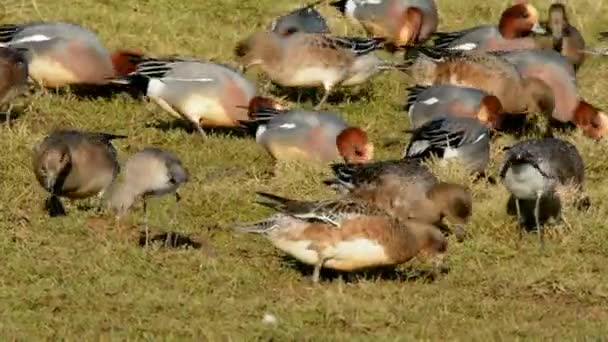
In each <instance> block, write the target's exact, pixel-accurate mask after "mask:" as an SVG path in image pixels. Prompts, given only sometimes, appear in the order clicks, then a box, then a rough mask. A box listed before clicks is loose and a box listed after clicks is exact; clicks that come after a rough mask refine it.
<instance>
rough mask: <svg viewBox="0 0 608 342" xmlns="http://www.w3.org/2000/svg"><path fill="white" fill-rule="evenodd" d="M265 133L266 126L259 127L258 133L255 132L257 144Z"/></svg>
mask: <svg viewBox="0 0 608 342" xmlns="http://www.w3.org/2000/svg"><path fill="white" fill-rule="evenodd" d="M264 132H266V125H260V126H258V129H257V131H255V141H256V142H257V143H259V142H260V138H262V135H263V134H264Z"/></svg>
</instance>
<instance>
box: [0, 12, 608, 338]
mask: <svg viewBox="0 0 608 342" xmlns="http://www.w3.org/2000/svg"><path fill="white" fill-rule="evenodd" d="M5 2H7V1H6V0H5ZM17 2H18V1H17ZM7 3H8V2H7ZM506 3H507V2H506V1H497V0H488V1H481V0H479V1H476V0H472V1H450V0H441V1H439V8H440V16H441V18H442V21H441V25H440V28H442V29H455V28H462V27H468V26H471V25H473V24H477V23H484V22H492V21H495V20H496V18H497V17H498V16H499V15H500V12H501V9H502V8H503V7H504V6H505V4H506ZM572 3H574V2H572ZM548 4H549V2H548V1H543V2H537V5H538V7H539V9H540V10H541V11H542V12H543V13H544V11H545V9H546V8H547V7H548ZM576 4H577V5H578V7H577V8H576V9H575V11H574V12H572V13H571V16H572V18H573V22H574V23H575V24H576V25H578V26H579V27H581V28H582V29H583V32H584V33H585V35H586V36H587V37H589V40H590V41H591V43H594V42H595V34H596V33H597V32H598V31H600V30H602V29H603V30H605V29H606V27H602V26H601V25H602V24H601V23H605V22H607V19H608V14H607V13H608V5H604V4H603V2H596V1H591V0H580V1H577V2H576ZM296 5H297V4H296V3H292V4H290V3H288V2H287V1H285V2H282V1H276V0H256V1H252V0H239V1H235V0H223V1H178V0H166V1H161V0H146V1H135V0H95V1H94V0H88V1H84V0H69V1H68V0H54V1H50V0H40V1H38V2H37V10H35V9H34V8H33V6H32V4H31V3H29V0H26V1H24V3H22V6H21V5H20V6H15V5H13V6H12V7H10V6H8V5H6V4H5V7H6V8H9V9H11V11H12V12H10V13H8V14H7V15H6V16H4V17H1V18H0V21H1V22H4V23H8V22H21V21H30V20H69V21H75V22H79V23H81V24H83V25H85V26H87V27H90V28H91V29H93V30H94V31H96V32H98V33H99V35H100V37H101V38H102V39H103V41H105V42H106V43H107V45H108V46H109V47H110V48H111V49H114V48H118V47H121V48H122V47H134V48H140V49H142V50H144V51H147V52H150V53H154V54H159V55H162V54H179V55H187V56H200V57H203V58H212V59H215V60H221V61H225V62H228V63H229V64H233V65H234V63H233V61H232V56H231V52H232V48H233V46H234V44H235V42H236V41H237V40H238V39H241V38H243V37H245V36H246V35H247V34H249V33H250V32H252V31H254V30H256V29H260V28H262V27H266V25H267V24H268V23H269V21H270V20H271V19H272V18H273V17H274V16H275V15H278V14H281V13H283V12H285V11H287V10H289V9H291V8H293V7H295V6H296ZM320 9H321V12H322V13H323V14H325V15H326V16H327V17H328V19H329V21H330V26H331V27H332V29H333V30H334V32H336V33H349V34H354V33H361V31H360V29H359V28H358V27H357V26H356V25H352V24H350V23H347V22H346V21H345V20H342V19H341V18H339V16H338V15H337V13H336V12H335V11H333V9H331V8H329V7H328V6H325V5H322V6H320ZM571 10H572V8H571ZM250 75H251V76H252V77H253V76H255V75H254V74H250ZM606 79H608V69H607V68H606V67H605V62H604V61H601V60H590V61H588V62H587V63H586V65H584V66H583V68H582V70H581V71H580V73H579V84H580V89H581V93H582V94H583V95H584V96H585V97H586V98H587V99H589V100H590V102H592V103H594V104H596V105H598V106H602V107H604V108H608V101H607V100H606V98H605V96H604V94H605V93H606V92H607V91H608V82H607V81H606ZM261 82H262V81H261ZM261 84H266V83H263V82H262V83H261ZM408 85H409V84H408V81H407V78H405V77H404V76H403V75H400V74H394V73H393V74H385V75H383V76H381V77H379V78H377V79H376V80H374V81H373V82H372V83H371V84H370V86H369V87H367V88H366V89H368V90H369V91H368V95H366V96H364V97H363V98H361V99H356V98H354V97H353V98H352V100H351V99H350V97H349V96H348V94H349V93H350V92H351V91H355V90H354V89H351V90H349V89H346V90H345V91H344V93H345V94H347V96H346V98H347V100H346V101H345V102H343V103H340V104H335V105H332V106H333V109H334V110H336V111H339V112H341V113H343V114H344V116H345V117H346V118H348V120H349V121H351V122H352V123H354V124H357V125H361V126H363V127H365V128H367V129H368V130H369V132H370V134H371V138H372V139H373V141H374V142H375V143H376V150H377V158H379V159H386V158H396V157H398V156H399V155H400V150H401V149H402V148H403V145H404V144H405V143H406V138H405V136H404V134H402V133H401V131H402V130H403V129H405V128H407V121H406V118H405V116H404V114H403V113H401V112H400V111H399V104H401V103H403V101H405V91H404V89H405V88H406V87H407V86H408ZM265 88H268V87H265ZM28 101H29V100H28V99H26V100H25V101H24V103H27V102H28ZM302 106H305V107H309V108H310V107H311V106H312V104H311V103H304V104H302ZM170 120H171V117H170V116H169V115H168V114H166V113H163V112H162V111H161V110H160V109H159V108H157V107H155V106H152V105H151V104H145V103H142V102H141V101H137V100H134V99H132V98H130V97H128V96H126V95H124V96H123V95H119V96H116V97H115V98H113V99H111V100H106V99H79V98H77V97H76V96H74V95H69V94H68V95H58V94H51V95H49V96H47V97H43V98H39V99H36V100H35V101H34V102H33V103H32V104H31V108H30V109H29V110H28V112H27V113H26V114H25V115H23V116H22V117H21V118H19V119H18V120H17V121H15V122H14V125H13V126H12V127H11V128H10V129H8V128H6V127H2V128H0V136H1V137H2V138H1V139H0V150H1V151H2V154H3V156H2V162H1V163H0V230H1V231H2V232H3V234H2V235H0V256H1V258H0V260H1V266H0V268H1V270H2V271H1V274H2V276H1V277H0V336H2V338H3V339H6V340H13V339H19V340H36V339H42V338H43V337H51V338H53V339H55V338H67V339H70V340H94V339H101V338H103V339H106V340H107V339H112V340H123V339H171V340H172V339H193V340H253V339H259V340H270V339H274V340H280V341H283V340H294V339H298V340H346V339H351V338H356V339H358V340H363V339H369V338H370V337H371V336H375V337H378V338H380V339H382V340H414V339H425V340H426V339H429V340H484V341H486V340H490V339H491V340H514V339H531V340H540V339H554V340H574V339H580V340H582V339H606V338H607V337H608V324H606V322H608V306H607V304H608V272H607V266H606V265H607V264H608V258H607V255H608V235H607V233H606V226H607V224H606V221H605V217H606V215H607V214H608V211H607V209H606V208H607V205H606V204H607V203H606V196H607V195H608V191H607V190H606V189H608V181H607V180H606V178H605V174H606V170H607V169H608V161H607V160H606V158H605V151H606V142H605V141H602V142H599V143H596V142H592V141H590V140H588V139H586V138H584V137H582V136H581V135H580V134H579V133H575V134H573V135H571V136H570V137H568V139H569V140H571V141H574V142H575V143H576V145H577V146H578V147H579V149H580V150H581V153H582V154H583V156H584V159H585V161H586V163H587V169H586V170H587V184H586V185H587V189H588V191H589V194H590V196H591V199H592V201H593V207H592V209H591V210H590V211H589V212H586V213H580V212H577V211H575V210H573V209H570V208H567V209H566V215H567V217H568V218H569V220H570V222H572V223H573V225H574V229H573V231H572V232H569V233H567V234H562V233H553V234H551V239H550V240H549V241H548V246H547V247H548V248H547V251H546V252H545V254H544V255H542V254H540V253H539V251H538V245H537V240H536V237H535V236H534V235H531V236H527V237H526V239H525V240H524V242H523V243H522V246H521V247H520V248H519V249H517V248H516V242H517V233H516V231H517V227H516V225H515V221H514V219H513V218H512V217H509V216H507V214H506V213H505V204H506V200H507V192H506V190H505V189H504V187H502V186H500V185H488V184H484V183H476V184H472V185H471V188H472V191H473V193H474V199H475V203H474V215H473V220H472V224H471V225H470V228H469V230H470V232H471V235H472V238H471V239H469V240H467V241H465V242H464V243H460V244H459V243H456V242H455V241H451V244H450V250H449V254H450V259H449V262H450V266H451V272H450V273H449V274H448V275H447V276H445V277H443V278H441V279H439V280H437V281H435V282H432V283H429V282H425V281H423V280H401V281H400V280H390V279H379V278H374V277H372V278H369V277H360V278H359V279H358V280H356V281H353V282H345V281H341V280H333V281H329V280H328V281H325V282H323V283H322V284H321V285H319V286H310V285H308V284H307V283H306V282H303V281H302V280H303V279H305V277H306V276H307V274H306V273H305V274H302V273H301V272H300V271H299V270H298V268H296V267H294V263H293V262H292V261H289V260H286V259H285V258H283V255H282V253H280V252H278V251H277V250H275V249H274V248H273V247H272V246H271V245H270V243H268V242H267V241H264V240H263V239H260V238H257V237H255V236H248V235H235V234H234V233H233V232H232V231H231V225H232V223H234V222H243V221H247V220H254V219H260V218H262V217H264V215H266V214H267V213H268V211H267V210H264V209H262V208H259V207H257V206H255V205H254V204H253V199H254V191H256V190H264V191H271V192H274V193H277V194H284V195H289V196H293V197H299V198H318V199H320V198H327V197H329V196H333V194H332V193H331V191H329V189H327V188H325V187H324V186H323V185H322V184H321V182H320V180H322V179H324V178H325V177H327V176H328V175H329V170H328V169H327V168H325V167H322V166H309V165H301V164H281V165H279V166H278V167H277V171H278V172H277V174H276V176H275V177H269V176H268V175H267V174H268V172H267V171H268V170H271V169H272V168H273V164H272V160H271V159H270V158H269V157H268V156H267V155H266V154H265V152H264V151H263V150H262V149H261V148H259V147H258V146H257V145H256V144H255V143H254V141H253V139H251V138H239V137H232V136H224V135H212V136H210V138H209V139H208V140H206V141H204V140H202V139H201V137H199V136H198V135H197V134H191V133H189V132H187V131H185V130H183V129H179V128H176V129H169V130H160V129H157V128H154V127H150V126H151V125H154V124H156V123H159V122H164V121H170ZM58 127H77V128H81V129H86V130H102V131H109V132H114V133H118V134H127V135H128V136H129V138H128V139H126V140H119V141H116V145H117V147H118V149H119V152H120V158H121V160H124V159H126V158H127V157H128V156H129V155H130V154H132V153H134V152H135V151H137V150H139V149H141V148H143V147H144V146H147V145H156V146H159V147H162V148H165V149H169V150H172V151H175V152H176V153H177V154H178V155H179V156H180V157H181V158H182V160H183V162H184V163H185V165H186V166H187V168H188V169H189V171H190V174H191V182H190V183H188V184H187V185H185V186H184V187H183V189H182V195H183V200H182V202H181V204H180V206H179V207H178V208H177V209H175V210H177V215H178V219H177V222H176V223H175V226H173V227H171V228H172V229H173V230H177V231H180V232H183V233H190V234H195V235H197V236H198V237H199V239H201V240H204V241H206V246H205V248H203V249H199V250H164V249H153V250H149V251H146V250H144V249H142V248H140V247H139V246H137V244H136V243H135V242H134V240H133V239H132V238H129V236H131V235H132V234H131V235H129V234H123V235H120V234H118V232H117V231H116V230H115V229H114V226H113V224H112V223H111V221H110V223H107V224H105V223H104V221H100V220H91V219H90V218H91V217H93V216H94V215H95V214H94V213H93V212H92V211H81V210H77V209H76V207H75V206H73V205H70V206H68V208H67V209H68V210H69V216H67V217H65V218H58V219H49V218H48V217H47V216H46V215H45V213H44V211H43V210H42V202H43V198H44V197H45V193H44V191H43V190H42V189H41V188H40V187H39V185H38V184H37V182H36V180H35V178H34V175H33V173H32V171H31V168H30V163H31V161H30V150H31V148H32V147H33V145H34V144H35V143H36V142H38V141H39V140H40V139H42V138H43V137H44V136H45V135H46V134H47V133H48V132H49V131H50V130H51V129H52V128H58ZM395 138H397V139H402V143H401V144H399V145H398V146H393V147H390V148H384V147H382V145H383V143H384V142H386V141H388V140H391V139H395ZM513 141H514V138H513V137H508V136H507V137H501V138H499V139H498V141H496V142H495V144H494V148H493V149H494V156H495V160H494V162H493V165H492V172H496V166H497V165H498V163H499V162H500V159H501V154H500V152H499V149H498V147H499V146H501V145H505V144H509V143H511V142H513ZM440 173H441V175H442V177H444V178H445V179H446V180H454V181H462V182H468V180H467V179H466V177H464V176H463V175H461V174H459V173H458V172H449V171H448V172H446V171H445V170H443V171H441V172H440ZM174 208H175V206H174V201H173V199H172V198H169V197H167V198H164V199H158V200H154V201H153V202H152V203H151V209H152V210H151V212H152V215H151V222H153V223H154V225H155V226H157V227H165V228H166V227H167V226H168V224H169V221H170V218H171V216H172V214H173V210H174ZM131 219H132V220H133V222H135V223H137V222H141V220H142V217H141V210H140V207H137V208H135V210H134V211H133V214H132V215H131ZM558 228H560V226H558ZM134 230H135V229H134V228H133V229H131V232H134ZM411 266H420V267H421V268H422V269H424V268H425V267H427V266H426V265H425V264H424V263H421V262H414V263H413V264H409V265H405V267H406V268H407V267H411ZM266 313H269V314H272V315H274V316H276V318H277V320H278V322H277V324H276V325H267V324H263V323H262V318H263V317H264V315H265V314H266Z"/></svg>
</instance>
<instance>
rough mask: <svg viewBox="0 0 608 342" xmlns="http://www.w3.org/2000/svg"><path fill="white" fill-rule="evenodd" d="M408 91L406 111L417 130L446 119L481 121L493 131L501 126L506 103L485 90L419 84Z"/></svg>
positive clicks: (448, 85)
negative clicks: (432, 122)
mask: <svg viewBox="0 0 608 342" xmlns="http://www.w3.org/2000/svg"><path fill="white" fill-rule="evenodd" d="M407 90H408V96H407V104H406V106H405V110H406V111H407V114H408V118H409V121H410V126H411V128H413V129H416V128H418V127H420V126H422V125H423V124H425V123H426V122H428V121H430V120H432V119H435V118H438V117H443V116H458V117H469V118H477V119H478V120H479V121H481V122H483V123H484V124H485V125H486V126H487V127H488V128H492V129H498V128H500V126H501V123H502V118H503V114H502V111H503V110H502V104H501V103H500V100H499V99H498V98H497V97H496V96H494V95H490V94H488V93H486V92H485V91H483V90H480V89H477V88H471V87H463V86H456V85H450V84H443V85H436V86H423V85H416V86H413V87H410V88H408V89H407Z"/></svg>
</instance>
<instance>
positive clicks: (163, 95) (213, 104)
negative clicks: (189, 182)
mask: <svg viewBox="0 0 608 342" xmlns="http://www.w3.org/2000/svg"><path fill="white" fill-rule="evenodd" d="M112 82H113V83H117V84H126V85H130V86H133V87H135V88H137V89H139V90H141V91H142V92H144V94H145V95H146V96H147V97H149V98H150V99H152V100H153V101H154V102H156V103H157V104H158V105H159V106H160V107H161V108H162V109H164V110H165V111H167V112H168V113H169V114H171V115H173V116H174V117H176V118H178V119H186V120H188V121H189V122H191V123H192V124H193V125H194V126H195V127H196V129H197V130H198V132H199V133H200V134H201V135H202V136H206V134H205V131H204V130H203V127H236V126H238V125H239V123H240V121H242V120H246V119H247V118H248V107H249V106H250V105H251V103H252V100H253V99H254V98H256V86H255V84H254V83H253V82H251V81H250V80H248V79H247V78H245V77H244V76H243V75H242V74H240V73H238V72H237V71H235V70H233V69H231V68H229V67H228V66H225V65H222V64H217V63H212V62H204V61H198V60H188V59H178V58H166V59H156V58H146V59H143V60H141V61H139V63H138V64H137V67H136V70H135V71H134V72H132V73H130V74H128V75H126V76H125V77H122V78H118V79H114V80H112ZM277 105H278V103H277Z"/></svg>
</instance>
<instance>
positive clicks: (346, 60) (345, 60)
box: [235, 32, 395, 110]
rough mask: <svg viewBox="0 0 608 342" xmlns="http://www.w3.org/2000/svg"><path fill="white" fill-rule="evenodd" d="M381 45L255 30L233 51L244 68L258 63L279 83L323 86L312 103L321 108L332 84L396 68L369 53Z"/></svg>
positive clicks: (376, 40)
mask: <svg viewBox="0 0 608 342" xmlns="http://www.w3.org/2000/svg"><path fill="white" fill-rule="evenodd" d="M383 46H384V39H382V38H363V37H338V36H330V35H325V34H316V33H303V32H296V33H293V34H291V35H288V36H281V35H279V34H276V33H273V32H256V33H253V34H251V35H250V36H249V37H247V38H246V39H244V40H242V41H240V42H239V43H238V44H237V46H236V48H235V55H236V57H237V59H238V62H239V64H240V65H241V66H242V68H243V70H244V71H246V70H247V69H249V68H250V67H252V66H256V65H258V66H260V68H261V69H262V71H263V72H264V73H265V74H266V75H267V76H268V77H269V78H270V79H271V80H272V81H273V82H275V83H277V84H279V85H280V86H283V87H318V86H322V87H323V89H324V94H323V97H322V98H321V99H320V100H319V102H318V104H317V105H316V106H315V107H314V109H315V110H320V109H321V108H322V106H323V105H324V104H325V102H326V101H327V99H328V97H329V95H330V93H331V92H332V90H333V89H334V88H335V87H337V86H355V85H359V84H363V83H365V82H366V81H368V80H369V79H370V78H372V77H373V76H376V75H377V74H378V73H380V72H381V71H383V70H388V69H395V67H394V66H393V63H390V62H387V61H384V60H382V59H381V58H379V57H378V56H376V55H375V54H373V53H372V52H374V51H375V50H378V49H381V48H383Z"/></svg>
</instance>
